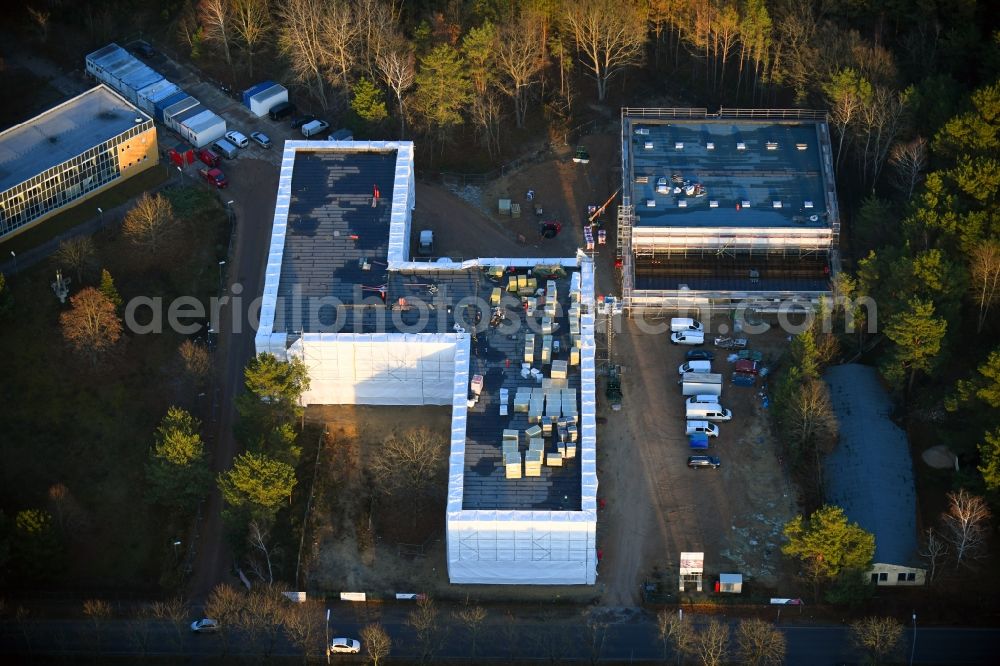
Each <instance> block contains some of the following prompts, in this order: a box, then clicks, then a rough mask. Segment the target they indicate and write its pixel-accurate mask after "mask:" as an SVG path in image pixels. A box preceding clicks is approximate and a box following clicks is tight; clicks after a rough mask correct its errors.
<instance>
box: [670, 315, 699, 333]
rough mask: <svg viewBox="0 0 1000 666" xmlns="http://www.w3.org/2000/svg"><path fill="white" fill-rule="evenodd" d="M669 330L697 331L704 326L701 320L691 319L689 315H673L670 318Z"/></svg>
mask: <svg viewBox="0 0 1000 666" xmlns="http://www.w3.org/2000/svg"><path fill="white" fill-rule="evenodd" d="M670 330H671V331H674V332H677V331H699V332H703V331H704V330H705V328H704V327H703V326H702V325H701V322H700V321H698V320H697V319H691V317H674V318H673V319H671V320H670Z"/></svg>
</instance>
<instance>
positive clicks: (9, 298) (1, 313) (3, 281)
mask: <svg viewBox="0 0 1000 666" xmlns="http://www.w3.org/2000/svg"><path fill="white" fill-rule="evenodd" d="M13 311H14V295H13V294H12V293H11V292H10V287H8V286H7V276H6V275H4V274H3V273H0V321H2V320H4V319H6V318H7V316H8V315H10V313H11V312H13Z"/></svg>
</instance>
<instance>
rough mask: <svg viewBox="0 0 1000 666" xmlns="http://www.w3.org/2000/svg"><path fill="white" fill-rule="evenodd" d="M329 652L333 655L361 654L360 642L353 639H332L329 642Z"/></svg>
mask: <svg viewBox="0 0 1000 666" xmlns="http://www.w3.org/2000/svg"><path fill="white" fill-rule="evenodd" d="M330 652H333V653H334V654H357V653H359V652H361V641H359V640H355V639H353V638H334V639H333V640H332V641H330Z"/></svg>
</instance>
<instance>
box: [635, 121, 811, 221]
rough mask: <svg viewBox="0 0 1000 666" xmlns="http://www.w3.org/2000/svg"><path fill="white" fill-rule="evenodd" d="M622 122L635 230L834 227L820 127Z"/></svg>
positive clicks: (801, 123)
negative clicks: (639, 227)
mask: <svg viewBox="0 0 1000 666" xmlns="http://www.w3.org/2000/svg"><path fill="white" fill-rule="evenodd" d="M622 121H623V125H624V128H623V132H625V133H626V136H627V139H625V141H626V142H627V144H628V150H629V154H630V157H631V159H630V160H629V161H628V164H630V168H631V173H630V174H626V177H627V179H628V183H629V187H630V188H631V201H632V204H633V210H634V213H635V222H634V224H635V225H636V226H644V227H645V226H650V227H665V226H670V227H825V226H829V220H828V215H827V212H828V205H827V203H826V199H825V196H824V190H825V188H824V185H823V183H824V174H823V171H822V169H823V165H822V160H821V159H820V148H819V144H820V141H821V140H822V135H821V133H820V131H819V122H817V121H810V120H802V121H780V122H775V121H766V120H761V121H756V120H742V119H739V120H734V119H725V118H722V119H711V118H698V119H694V120H688V119H683V118H669V119H648V118H632V117H629V116H627V115H625V116H623V119H622ZM660 179H664V180H665V187H664V184H663V183H662V182H660V185H659V187H658V182H659V181H660ZM702 188H703V189H702ZM650 201H652V202H653V204H654V205H653V206H649V205H647V204H648V202H650ZM748 202H749V206H748V205H747V203H748ZM776 202H777V203H776ZM737 206H739V208H737ZM779 206H780V207H779Z"/></svg>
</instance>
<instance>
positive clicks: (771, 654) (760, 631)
mask: <svg viewBox="0 0 1000 666" xmlns="http://www.w3.org/2000/svg"><path fill="white" fill-rule="evenodd" d="M736 646H737V650H738V651H739V655H740V659H741V660H742V661H744V662H746V663H747V664H750V665H751V666H771V665H774V664H781V663H782V662H784V661H785V648H786V641H785V635H784V634H783V633H781V631H779V630H778V629H777V628H776V627H775V626H774V625H773V624H771V623H770V622H765V621H764V620H761V619H758V618H750V619H747V620H741V621H740V623H739V625H737V627H736Z"/></svg>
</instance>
